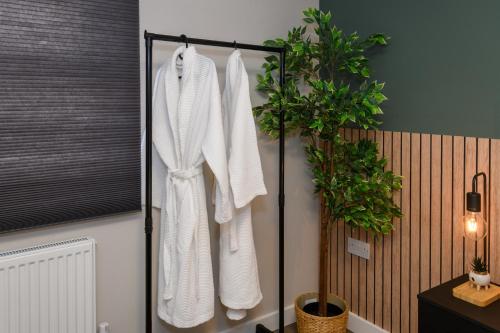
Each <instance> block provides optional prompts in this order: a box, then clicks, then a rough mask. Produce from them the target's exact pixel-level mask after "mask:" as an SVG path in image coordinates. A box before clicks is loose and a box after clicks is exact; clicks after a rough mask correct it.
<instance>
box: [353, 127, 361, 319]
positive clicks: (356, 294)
mask: <svg viewBox="0 0 500 333" xmlns="http://www.w3.org/2000/svg"><path fill="white" fill-rule="evenodd" d="M351 141H352V142H358V141H359V129H353V130H352V137H351ZM351 237H353V238H355V239H360V238H359V229H355V230H351ZM351 276H352V283H351V311H352V312H354V313H357V314H359V257H358V256H351Z"/></svg>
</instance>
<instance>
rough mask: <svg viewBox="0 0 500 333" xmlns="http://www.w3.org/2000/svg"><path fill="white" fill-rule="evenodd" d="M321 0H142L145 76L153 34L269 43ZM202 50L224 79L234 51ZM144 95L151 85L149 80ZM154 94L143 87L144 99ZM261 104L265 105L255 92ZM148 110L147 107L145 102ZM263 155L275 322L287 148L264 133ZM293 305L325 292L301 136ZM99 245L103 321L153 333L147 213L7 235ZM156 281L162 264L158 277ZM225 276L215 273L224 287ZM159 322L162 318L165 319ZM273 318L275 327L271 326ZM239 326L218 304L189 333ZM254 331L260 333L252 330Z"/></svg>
mask: <svg viewBox="0 0 500 333" xmlns="http://www.w3.org/2000/svg"><path fill="white" fill-rule="evenodd" d="M317 6H318V0H274V1H265V0H257V1H245V0H237V1H236V0H233V1H223V0H212V1H203V0H197V1H195V0H184V1H165V0H142V1H140V10H141V12H140V18H141V28H140V32H139V36H140V37H139V38H140V45H141V71H142V75H141V78H143V77H144V72H143V70H144V47H143V45H144V41H143V39H142V34H143V32H144V29H147V30H148V31H151V32H156V33H165V34H181V33H185V34H187V35H188V36H193V37H200V38H210V39H221V40H230V41H232V40H234V39H237V40H238V41H239V42H248V43H261V42H262V41H264V40H265V39H269V38H274V37H278V36H284V35H285V34H286V32H287V31H288V29H289V28H290V27H292V26H293V25H296V24H299V23H300V17H301V11H302V9H304V8H306V7H317ZM175 47H176V45H175V44H171V43H170V44H169V43H163V42H155V53H154V55H153V56H154V64H155V68H156V67H157V66H158V64H159V63H163V61H165V60H166V59H167V57H168V55H169V54H170V53H171V52H172V50H173V49H174V48H175ZM198 52H200V53H203V54H204V55H206V56H209V57H211V58H213V59H214V60H215V61H216V64H217V68H218V71H219V76H220V79H221V83H222V78H223V74H224V67H225V59H226V58H227V56H228V55H229V53H230V52H231V50H227V49H217V48H213V47H198ZM243 55H244V58H245V61H246V66H247V70H248V71H249V75H250V78H251V86H255V74H256V72H258V71H259V70H260V65H261V63H262V61H263V54H260V53H257V52H246V51H244V52H243ZM141 86H142V89H144V81H142V82H141ZM141 96H144V91H143V90H142V95H141ZM252 101H253V103H254V104H255V105H257V104H258V103H261V102H262V101H263V99H262V98H261V97H260V96H258V95H257V94H256V93H255V92H253V93H252ZM143 108H144V101H143ZM259 142H260V152H261V157H262V163H263V168H264V176H265V180H266V185H267V189H268V192H269V195H267V196H266V197H261V198H258V199H256V201H255V204H254V208H253V209H254V235H255V243H256V247H257V256H258V259H259V272H260V280H261V286H262V291H263V294H264V300H263V301H262V303H261V304H260V305H259V306H258V307H257V308H256V309H254V310H253V311H251V313H250V315H249V317H248V319H247V320H252V319H254V318H256V317H260V316H265V315H266V314H269V313H271V312H273V311H275V310H276V309H277V307H278V298H277V295H278V293H277V279H278V275H277V264H278V261H277V240H278V238H277V220H278V215H277V205H278V202H277V193H278V186H277V185H278V168H277V166H278V145H277V142H274V141H271V140H269V139H268V138H266V137H265V136H263V135H261V136H260V138H259ZM286 149H287V151H286V239H287V243H286V262H285V267H286V287H285V291H286V296H287V297H286V304H287V305H289V304H292V302H293V298H294V296H295V295H297V294H298V293H300V292H304V291H309V290H315V289H316V287H317V267H318V255H317V250H318V242H317V238H318V237H317V234H318V225H317V219H318V218H317V202H316V201H315V200H314V198H313V197H312V195H311V193H312V190H313V188H312V184H311V181H310V175H309V173H308V168H307V165H306V164H305V159H304V154H303V151H302V147H301V145H300V142H298V140H296V139H291V140H289V141H288V142H287V146H286ZM154 217H155V231H156V232H155V234H154V236H155V238H154V240H155V243H154V246H155V247H154V253H155V259H154V260H155V262H156V254H157V240H158V237H157V236H158V233H157V231H158V212H155V214H154ZM84 235H85V236H90V237H94V238H95V239H96V240H97V244H98V245H97V292H98V295H97V319H98V321H108V322H110V323H111V331H112V332H113V333H115V332H116V333H138V332H143V331H144V241H143V239H144V234H143V220H142V216H141V215H140V214H125V215H119V216H114V217H106V218H100V219H94V220H92V221H88V222H77V223H73V224H69V225H62V226H55V227H47V228H42V229H37V230H31V231H22V232H17V233H11V234H6V235H0V250H4V249H13V248H18V247H25V246H31V245H35V244H39V243H44V242H51V241H57V240H63V239H68V238H73V237H79V236H84ZM211 235H212V252H213V259H214V272H215V274H217V270H218V268H217V258H218V252H217V247H218V246H217V244H218V241H217V235H218V228H217V226H215V224H214V223H211ZM154 277H155V281H154V285H156V265H155V273H154ZM217 280H218V278H217V276H215V281H217ZM155 318H156V316H155ZM271 322H272V321H271ZM233 325H235V323H232V322H230V321H228V320H227V319H226V318H225V315H224V313H223V310H222V309H221V307H220V306H219V304H218V302H217V307H216V316H215V319H213V320H211V321H210V322H209V323H207V324H205V325H202V326H200V327H198V328H195V329H192V330H182V331H183V332H189V333H191V332H193V333H194V332H196V333H205V332H206V333H208V332H219V331H222V330H225V329H230V328H231V327H232V326H233ZM154 331H155V332H157V333H160V332H161V333H167V332H168V333H170V332H178V331H180V330H176V329H174V328H172V327H170V326H168V325H166V324H164V323H162V322H161V321H160V320H155V322H154ZM250 331H253V330H250Z"/></svg>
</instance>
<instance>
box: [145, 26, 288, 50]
mask: <svg viewBox="0 0 500 333" xmlns="http://www.w3.org/2000/svg"><path fill="white" fill-rule="evenodd" d="M144 38H145V39H147V38H150V39H151V40H161V41H165V42H177V43H184V42H186V41H187V42H188V44H197V45H208V46H218V47H229V48H234V47H236V48H237V49H244V50H254V51H266V52H273V53H281V52H283V48H282V47H279V46H265V45H255V44H245V43H238V42H236V44H235V43H234V42H225V41H218V40H210V39H200V38H189V36H186V37H184V36H174V35H161V34H154V33H150V32H147V31H145V32H144Z"/></svg>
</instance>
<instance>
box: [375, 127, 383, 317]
mask: <svg viewBox="0 0 500 333" xmlns="http://www.w3.org/2000/svg"><path fill="white" fill-rule="evenodd" d="M375 140H376V142H377V143H378V147H379V155H380V156H379V157H382V155H383V151H384V133H383V132H380V131H378V132H376V133H375ZM374 247H375V253H374V254H373V256H374V266H375V324H376V325H377V326H380V327H382V324H383V323H382V320H383V316H382V311H383V308H382V306H383V304H382V298H383V288H384V284H383V269H384V261H383V260H384V256H383V255H384V252H383V251H384V243H383V238H377V239H376V240H375V242H374Z"/></svg>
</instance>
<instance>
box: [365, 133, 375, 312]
mask: <svg viewBox="0 0 500 333" xmlns="http://www.w3.org/2000/svg"><path fill="white" fill-rule="evenodd" d="M367 138H368V140H372V141H373V140H375V132H374V131H368V136H367ZM368 243H369V244H370V253H371V255H372V258H373V259H372V260H368V261H367V263H366V270H367V273H366V319H368V320H369V321H371V322H374V321H375V311H374V310H375V256H374V254H375V239H374V238H373V237H371V236H368Z"/></svg>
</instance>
